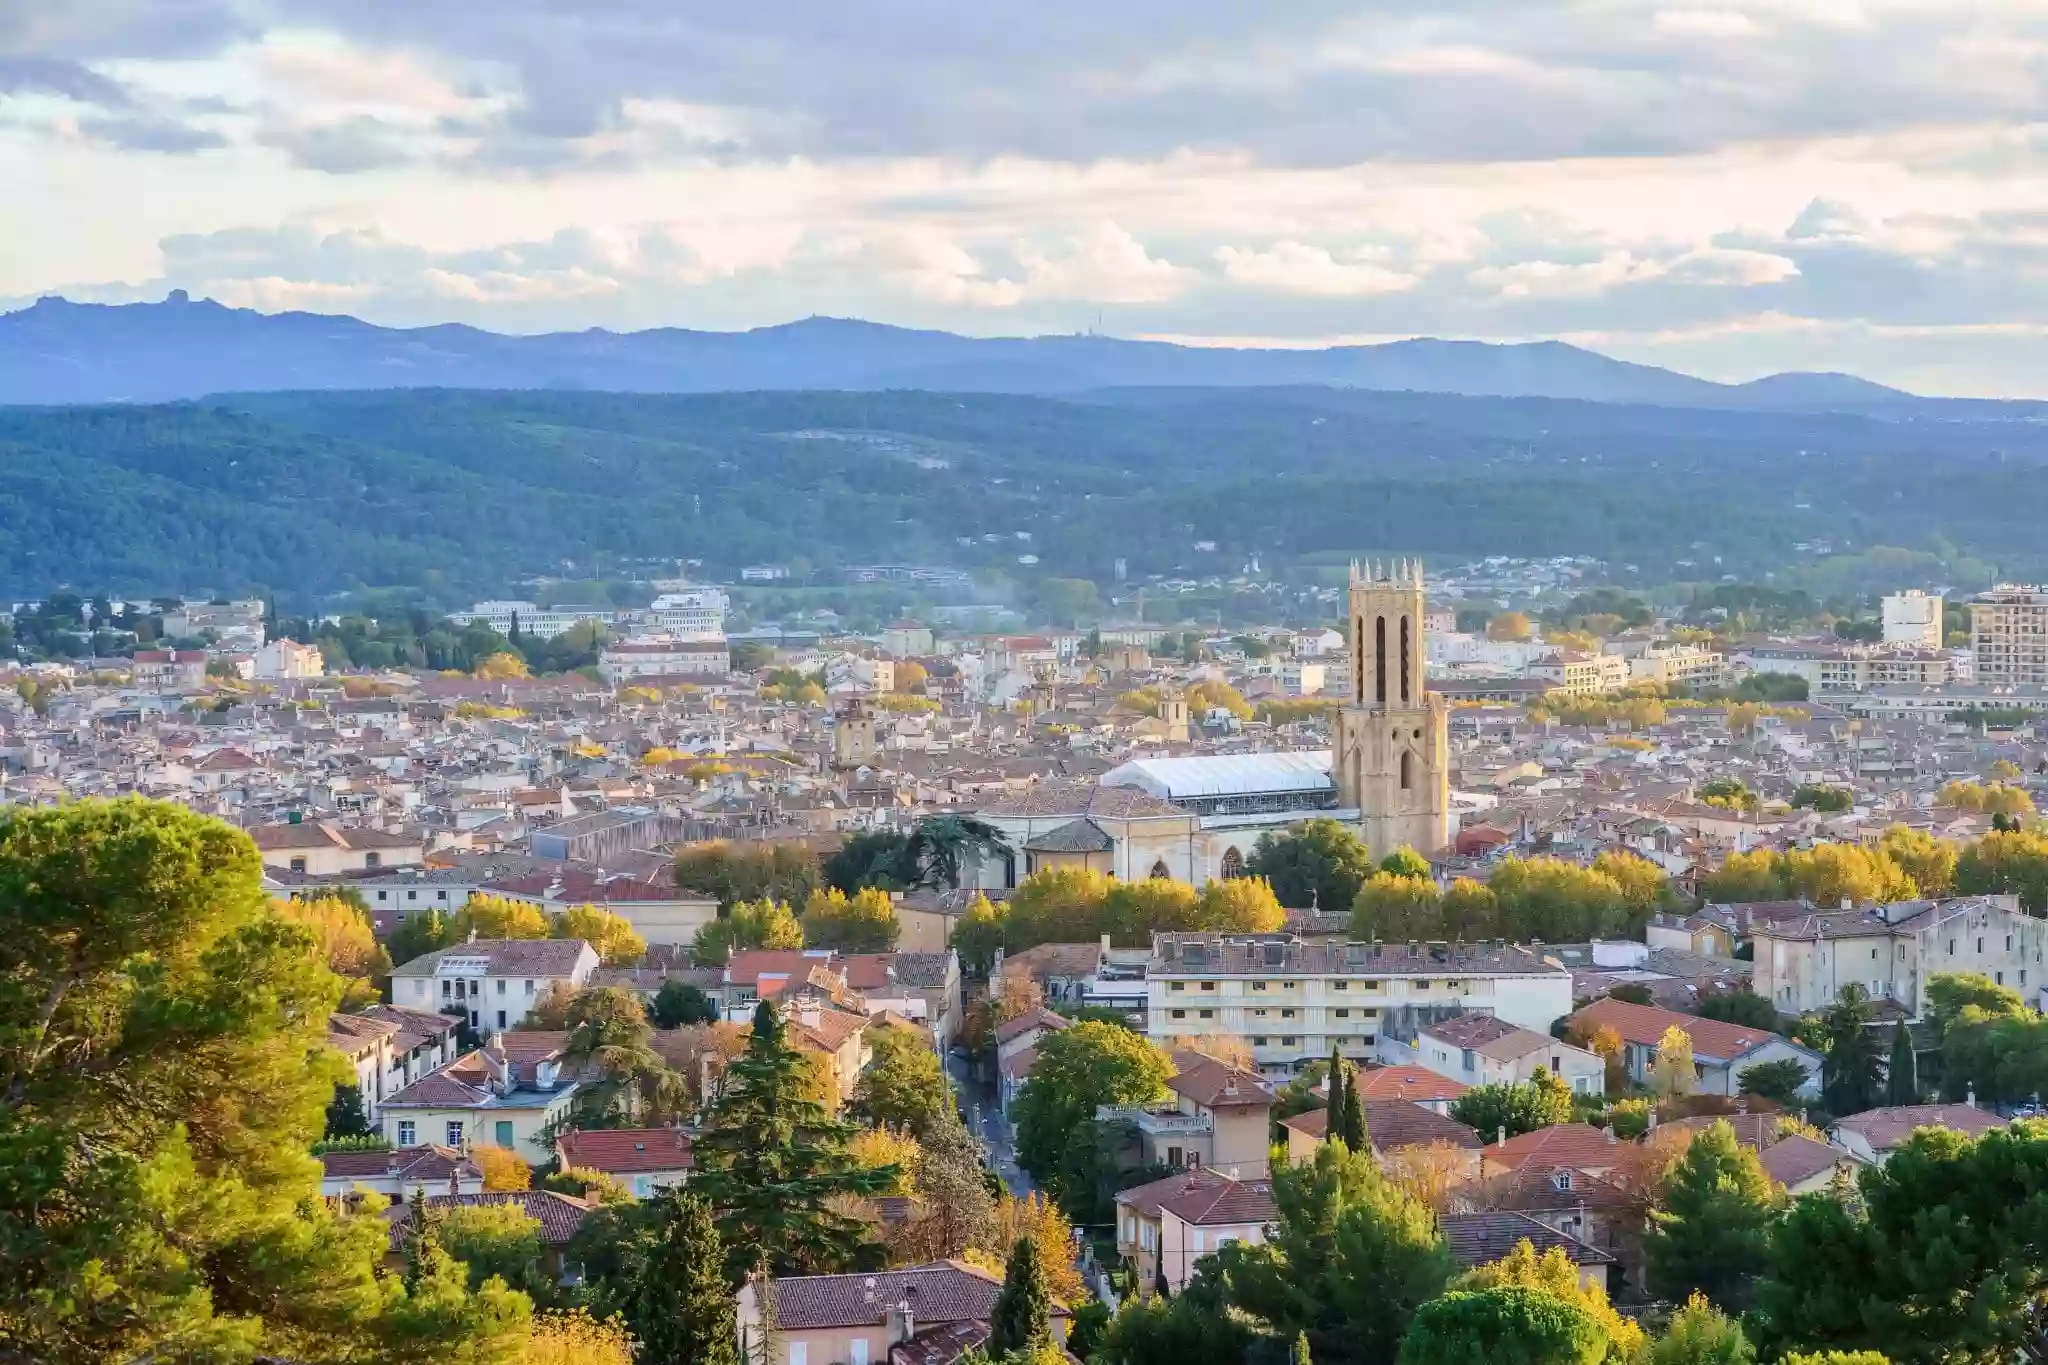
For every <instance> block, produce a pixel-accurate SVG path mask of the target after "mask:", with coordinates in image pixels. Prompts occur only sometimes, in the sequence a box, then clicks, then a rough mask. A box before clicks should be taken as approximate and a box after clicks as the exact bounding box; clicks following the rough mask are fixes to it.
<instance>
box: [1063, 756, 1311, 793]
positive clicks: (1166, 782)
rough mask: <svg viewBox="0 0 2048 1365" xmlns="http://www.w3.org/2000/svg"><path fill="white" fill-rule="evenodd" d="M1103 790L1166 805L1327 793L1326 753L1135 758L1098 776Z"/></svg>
mask: <svg viewBox="0 0 2048 1365" xmlns="http://www.w3.org/2000/svg"><path fill="white" fill-rule="evenodd" d="M1101 780H1102V785H1103V786H1105V787H1139V788H1142V789H1143V790H1145V791H1148V792H1151V793H1152V794H1153V795H1154V796H1159V797H1164V798H1165V799H1166V800H1168V801H1173V800H1182V799H1187V798H1192V797H1202V796H1268V795H1279V794H1283V793H1289V792H1324V791H1328V790H1329V789H1330V751H1329V750H1328V749H1303V750H1300V751H1298V752H1294V753H1278V754H1213V755H1203V756H1200V757H1194V758H1139V759H1133V760H1132V761H1130V762H1129V763H1125V764H1123V765H1121V766H1119V767H1115V768H1112V769H1110V770H1109V771H1108V772H1106V773H1104V774H1103V775H1102V779H1101Z"/></svg>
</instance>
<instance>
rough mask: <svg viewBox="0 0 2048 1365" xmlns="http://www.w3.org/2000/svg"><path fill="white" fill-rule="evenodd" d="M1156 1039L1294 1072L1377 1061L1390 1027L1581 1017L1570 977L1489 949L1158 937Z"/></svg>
mask: <svg viewBox="0 0 2048 1365" xmlns="http://www.w3.org/2000/svg"><path fill="white" fill-rule="evenodd" d="M1152 944H1153V946H1152V957H1151V960H1150V962H1149V963H1148V964H1147V967H1146V981H1145V1007H1146V1032H1147V1033H1148V1034H1149V1035H1150V1037H1151V1038H1152V1040H1153V1041H1154V1042H1157V1043H1159V1044H1160V1045H1161V1046H1164V1047H1169V1048H1171V1047H1175V1046H1184V1045H1187V1044H1190V1043H1192V1042H1194V1041H1195V1040H1197V1039H1200V1038H1202V1037H1205V1036H1208V1037H1214V1036H1219V1035H1221V1036H1228V1037H1236V1038H1242V1039H1244V1040H1245V1042H1246V1043H1248V1044H1249V1045H1250V1047H1251V1050H1252V1056H1253V1057H1254V1059H1255V1060H1256V1061H1257V1063H1258V1066H1259V1069H1260V1070H1261V1071H1262V1072H1265V1073H1267V1074H1269V1075H1284V1074H1287V1073H1289V1072H1293V1071H1296V1070H1298V1069H1300V1067H1301V1066H1302V1065H1303V1064H1304V1063H1307V1062H1310V1061H1315V1060H1318V1059H1321V1058H1327V1057H1328V1056H1329V1055H1330V1050H1331V1048H1333V1047H1334V1048H1337V1049H1338V1050H1340V1051H1341V1052H1342V1053H1343V1054H1344V1055H1345V1056H1347V1057H1352V1058H1355V1059H1357V1060H1359V1061H1369V1060H1371V1059H1372V1058H1373V1056H1374V1053H1375V1047H1376V1042H1377V1039H1378V1036H1379V1034H1380V1032H1381V1030H1382V1028H1384V1027H1386V1026H1387V1025H1388V1024H1389V1023H1393V1024H1395V1025H1396V1026H1397V1028H1398V1026H1399V1024H1400V1023H1401V1022H1402V1021H1403V1020H1404V1019H1412V1018H1414V1017H1418V1016H1419V1017H1427V1018H1442V1017H1446V1016H1448V1015H1452V1014H1460V1013H1466V1012H1477V1013H1485V1014H1493V1015H1497V1016H1498V1017H1500V1018H1501V1019H1504V1020H1506V1021H1507V1022H1508V1023H1510V1024H1515V1025H1519V1026H1520V1027H1522V1028H1527V1029H1533V1030H1536V1031H1539V1032H1547V1031H1548V1030H1549V1028H1550V1025H1551V1023H1552V1022H1553V1021H1554V1020H1557V1019H1559V1018H1562V1017H1563V1016H1564V1015H1566V1014H1569V1013H1570V1012H1571V1007H1572V984H1571V974H1570V973H1569V972H1568V971H1567V970H1566V969H1565V968H1564V967H1563V966H1562V965H1561V964H1559V963H1558V962H1557V961H1555V960H1554V959H1550V958H1546V957H1544V956H1542V955H1541V954H1540V953H1539V952H1536V951H1532V950H1531V949H1528V948H1524V947H1521V946H1519V945H1515V946H1511V945H1509V944H1507V943H1506V942H1504V941H1501V940H1494V941H1493V942H1491V943H1473V944H1465V943H1420V942H1408V943H1384V944H1383V943H1365V942H1345V941H1323V940H1314V941H1311V940H1304V939H1301V938H1299V937H1296V936H1294V935H1290V934H1243V935H1238V934H1213V933H1182V934H1155V935H1153V940H1152Z"/></svg>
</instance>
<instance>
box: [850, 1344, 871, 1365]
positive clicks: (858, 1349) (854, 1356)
mask: <svg viewBox="0 0 2048 1365" xmlns="http://www.w3.org/2000/svg"><path fill="white" fill-rule="evenodd" d="M846 1349H847V1350H848V1351H849V1352H851V1354H850V1355H848V1356H847V1358H846V1365H868V1339H867V1338H866V1337H855V1338H854V1339H853V1340H852V1341H849V1342H847V1343H846Z"/></svg>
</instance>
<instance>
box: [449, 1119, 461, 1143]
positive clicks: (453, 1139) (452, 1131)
mask: <svg viewBox="0 0 2048 1365" xmlns="http://www.w3.org/2000/svg"><path fill="white" fill-rule="evenodd" d="M448 1145H449V1146H450V1147H460V1146H461V1145H462V1120H461V1119H450V1120H448Z"/></svg>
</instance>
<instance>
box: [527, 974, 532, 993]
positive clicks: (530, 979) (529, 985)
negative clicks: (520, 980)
mask: <svg viewBox="0 0 2048 1365" xmlns="http://www.w3.org/2000/svg"><path fill="white" fill-rule="evenodd" d="M526 993H527V994H528V995H532V994H533V980H532V978H531V977H529V978H528V979H527V982H526Z"/></svg>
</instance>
